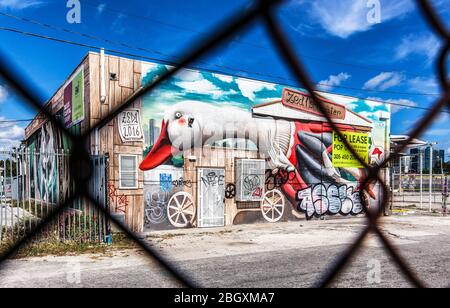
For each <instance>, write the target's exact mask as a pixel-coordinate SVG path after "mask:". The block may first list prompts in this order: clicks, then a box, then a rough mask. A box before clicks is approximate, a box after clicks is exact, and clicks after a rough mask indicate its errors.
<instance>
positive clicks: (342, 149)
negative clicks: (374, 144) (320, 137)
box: [333, 132, 369, 168]
mask: <svg viewBox="0 0 450 308" xmlns="http://www.w3.org/2000/svg"><path fill="white" fill-rule="evenodd" d="M342 135H344V138H345V139H346V140H347V141H348V143H349V144H350V146H351V147H352V148H353V149H354V150H355V152H356V153H357V154H358V156H359V157H360V158H361V159H362V160H363V161H364V162H366V163H369V135H368V134H364V133H354V132H342ZM333 167H334V168H364V166H363V165H362V164H361V163H360V162H359V161H358V159H357V158H356V157H355V156H354V155H353V154H352V152H350V150H349V149H348V148H347V147H346V145H345V143H344V141H343V140H342V139H341V138H340V137H339V135H338V134H337V133H335V132H333Z"/></svg>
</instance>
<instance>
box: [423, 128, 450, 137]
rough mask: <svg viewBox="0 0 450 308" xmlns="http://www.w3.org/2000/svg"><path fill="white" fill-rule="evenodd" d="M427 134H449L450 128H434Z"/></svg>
mask: <svg viewBox="0 0 450 308" xmlns="http://www.w3.org/2000/svg"><path fill="white" fill-rule="evenodd" d="M426 135H427V136H434V137H436V136H448V135H450V129H448V128H437V129H432V130H429V131H428V132H426Z"/></svg>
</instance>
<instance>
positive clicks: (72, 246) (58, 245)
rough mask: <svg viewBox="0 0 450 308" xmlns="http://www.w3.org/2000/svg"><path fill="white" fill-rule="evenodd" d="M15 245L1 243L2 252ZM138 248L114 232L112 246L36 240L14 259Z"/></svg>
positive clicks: (0, 252) (104, 252)
mask: <svg viewBox="0 0 450 308" xmlns="http://www.w3.org/2000/svg"><path fill="white" fill-rule="evenodd" d="M11 247H13V243H12V242H5V243H2V244H0V254H2V255H3V254H4V253H5V252H6V251H8V250H9V249H11ZM136 248H138V246H137V244H136V243H134V242H133V241H132V240H130V239H129V238H128V237H126V236H125V235H123V234H122V233H115V234H113V244H112V245H111V246H106V245H100V244H92V243H78V242H64V243H62V242H57V241H52V242H48V241H46V242H34V243H30V244H27V245H25V246H23V247H22V248H20V249H19V251H18V252H17V253H16V254H15V255H14V256H13V257H12V259H22V258H29V257H43V256H76V255H81V254H97V253H98V254H108V253H111V252H114V251H118V250H128V249H136Z"/></svg>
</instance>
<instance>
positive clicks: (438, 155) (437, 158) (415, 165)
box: [410, 146, 445, 172]
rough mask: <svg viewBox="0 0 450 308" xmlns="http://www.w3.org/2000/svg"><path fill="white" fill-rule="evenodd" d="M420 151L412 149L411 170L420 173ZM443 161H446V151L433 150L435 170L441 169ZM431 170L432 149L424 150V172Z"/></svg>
mask: <svg viewBox="0 0 450 308" xmlns="http://www.w3.org/2000/svg"><path fill="white" fill-rule="evenodd" d="M419 151H420V150H419V149H411V151H410V154H411V170H412V171H413V172H418V171H419V170H420V156H419V153H420V152H419ZM441 160H442V161H445V151H444V150H437V149H436V150H433V168H440V167H441ZM429 169H430V147H429V146H428V147H426V148H424V149H422V170H429Z"/></svg>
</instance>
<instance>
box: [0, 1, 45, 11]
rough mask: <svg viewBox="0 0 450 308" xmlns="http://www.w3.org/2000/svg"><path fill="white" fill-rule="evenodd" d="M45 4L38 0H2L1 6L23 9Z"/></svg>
mask: <svg viewBox="0 0 450 308" xmlns="http://www.w3.org/2000/svg"><path fill="white" fill-rule="evenodd" d="M42 4H44V2H43V1H38V0H0V8H2V9H11V10H23V9H27V8H30V7H35V6H39V5H42Z"/></svg>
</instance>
